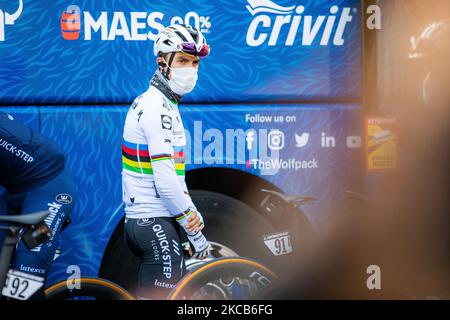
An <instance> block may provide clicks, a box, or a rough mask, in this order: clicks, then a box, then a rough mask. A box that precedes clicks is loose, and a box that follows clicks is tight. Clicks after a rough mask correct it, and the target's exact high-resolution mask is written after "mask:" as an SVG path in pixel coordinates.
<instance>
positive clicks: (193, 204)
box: [181, 180, 197, 211]
mask: <svg viewBox="0 0 450 320" xmlns="http://www.w3.org/2000/svg"><path fill="white" fill-rule="evenodd" d="M181 187H182V188H183V192H184V195H185V197H186V200H187V202H188V203H189V207H190V208H192V209H194V210H195V211H197V207H196V206H195V203H194V202H193V201H192V198H191V195H190V194H189V190H188V188H187V185H186V181H184V180H183V182H182V185H181Z"/></svg>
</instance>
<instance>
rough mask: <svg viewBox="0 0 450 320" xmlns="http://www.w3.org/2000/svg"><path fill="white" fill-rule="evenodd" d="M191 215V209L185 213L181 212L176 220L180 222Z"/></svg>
mask: <svg viewBox="0 0 450 320" xmlns="http://www.w3.org/2000/svg"><path fill="white" fill-rule="evenodd" d="M191 213H192V211H191V209H186V210H185V211H183V212H181V213H180V214H179V215H176V216H175V220H176V221H180V220H182V219H184V218H186V217H188V216H190V214H191Z"/></svg>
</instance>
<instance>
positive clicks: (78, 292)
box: [45, 278, 135, 300]
mask: <svg viewBox="0 0 450 320" xmlns="http://www.w3.org/2000/svg"><path fill="white" fill-rule="evenodd" d="M80 285H81V288H80V289H72V290H71V289H69V288H67V282H66V281H65V280H64V281H61V282H58V283H56V284H54V285H52V286H50V287H48V288H47V289H45V295H46V296H47V299H49V300H65V299H69V298H75V297H94V298H96V299H97V300H135V298H134V297H133V296H132V295H131V294H130V293H129V292H128V291H126V290H125V289H124V288H122V287H121V286H119V285H117V284H115V283H114V282H111V281H108V280H105V279H101V278H81V279H80Z"/></svg>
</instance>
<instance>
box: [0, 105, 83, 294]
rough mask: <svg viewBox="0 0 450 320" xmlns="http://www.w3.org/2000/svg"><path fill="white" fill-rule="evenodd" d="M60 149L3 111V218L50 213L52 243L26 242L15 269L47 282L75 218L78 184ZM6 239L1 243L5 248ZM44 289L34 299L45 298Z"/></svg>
mask: <svg viewBox="0 0 450 320" xmlns="http://www.w3.org/2000/svg"><path fill="white" fill-rule="evenodd" d="M65 163H66V159H65V156H64V154H63V152H62V151H61V150H60V148H59V147H58V146H57V145H55V144H54V143H52V142H51V141H49V140H48V139H46V138H44V137H43V136H42V135H40V134H39V133H37V132H35V131H34V130H32V129H31V128H29V127H27V126H25V125H23V124H22V123H20V122H19V121H17V120H15V119H14V118H13V116H11V115H9V114H5V113H3V112H0V168H1V170H0V186H1V187H3V191H2V190H0V214H27V213H32V212H36V211H49V215H48V216H47V218H46V219H45V223H46V224H47V225H48V226H49V227H50V229H51V230H52V237H51V238H50V240H49V241H48V242H46V243H44V244H42V245H40V246H38V247H36V248H34V249H31V250H30V249H28V248H27V247H26V246H25V244H24V243H23V241H20V242H19V244H18V246H17V249H16V254H15V257H14V261H13V268H14V269H15V270H18V271H21V272H25V273H29V274H32V275H35V276H38V277H41V278H42V280H43V281H44V279H45V278H46V276H47V273H48V271H49V269H50V266H51V263H52V261H53V258H54V255H55V251H56V249H57V247H56V246H57V242H58V239H59V234H60V231H61V228H62V227H63V225H64V223H65V222H66V221H68V220H67V219H68V218H69V217H70V215H71V212H72V208H73V205H74V199H75V186H74V183H73V181H72V179H71V177H70V176H69V175H68V174H67V172H66V171H65V169H64V167H65ZM2 242H3V241H2V240H1V239H0V244H1V243H2ZM43 297H44V291H43V287H42V288H41V289H40V290H39V291H38V292H37V293H36V294H35V295H34V296H33V298H43Z"/></svg>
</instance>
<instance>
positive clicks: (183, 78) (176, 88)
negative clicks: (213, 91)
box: [169, 67, 198, 96]
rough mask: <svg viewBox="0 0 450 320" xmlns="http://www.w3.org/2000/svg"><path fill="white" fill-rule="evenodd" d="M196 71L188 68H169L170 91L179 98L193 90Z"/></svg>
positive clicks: (196, 77) (196, 75)
mask: <svg viewBox="0 0 450 320" xmlns="http://www.w3.org/2000/svg"><path fill="white" fill-rule="evenodd" d="M197 71H198V69H197V68H194V67H188V68H170V74H171V79H170V80H169V86H170V89H172V91H173V92H175V93H176V94H178V95H180V96H184V95H185V94H187V93H189V92H191V91H192V90H194V87H195V85H196V83H197V79H198V74H197Z"/></svg>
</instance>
